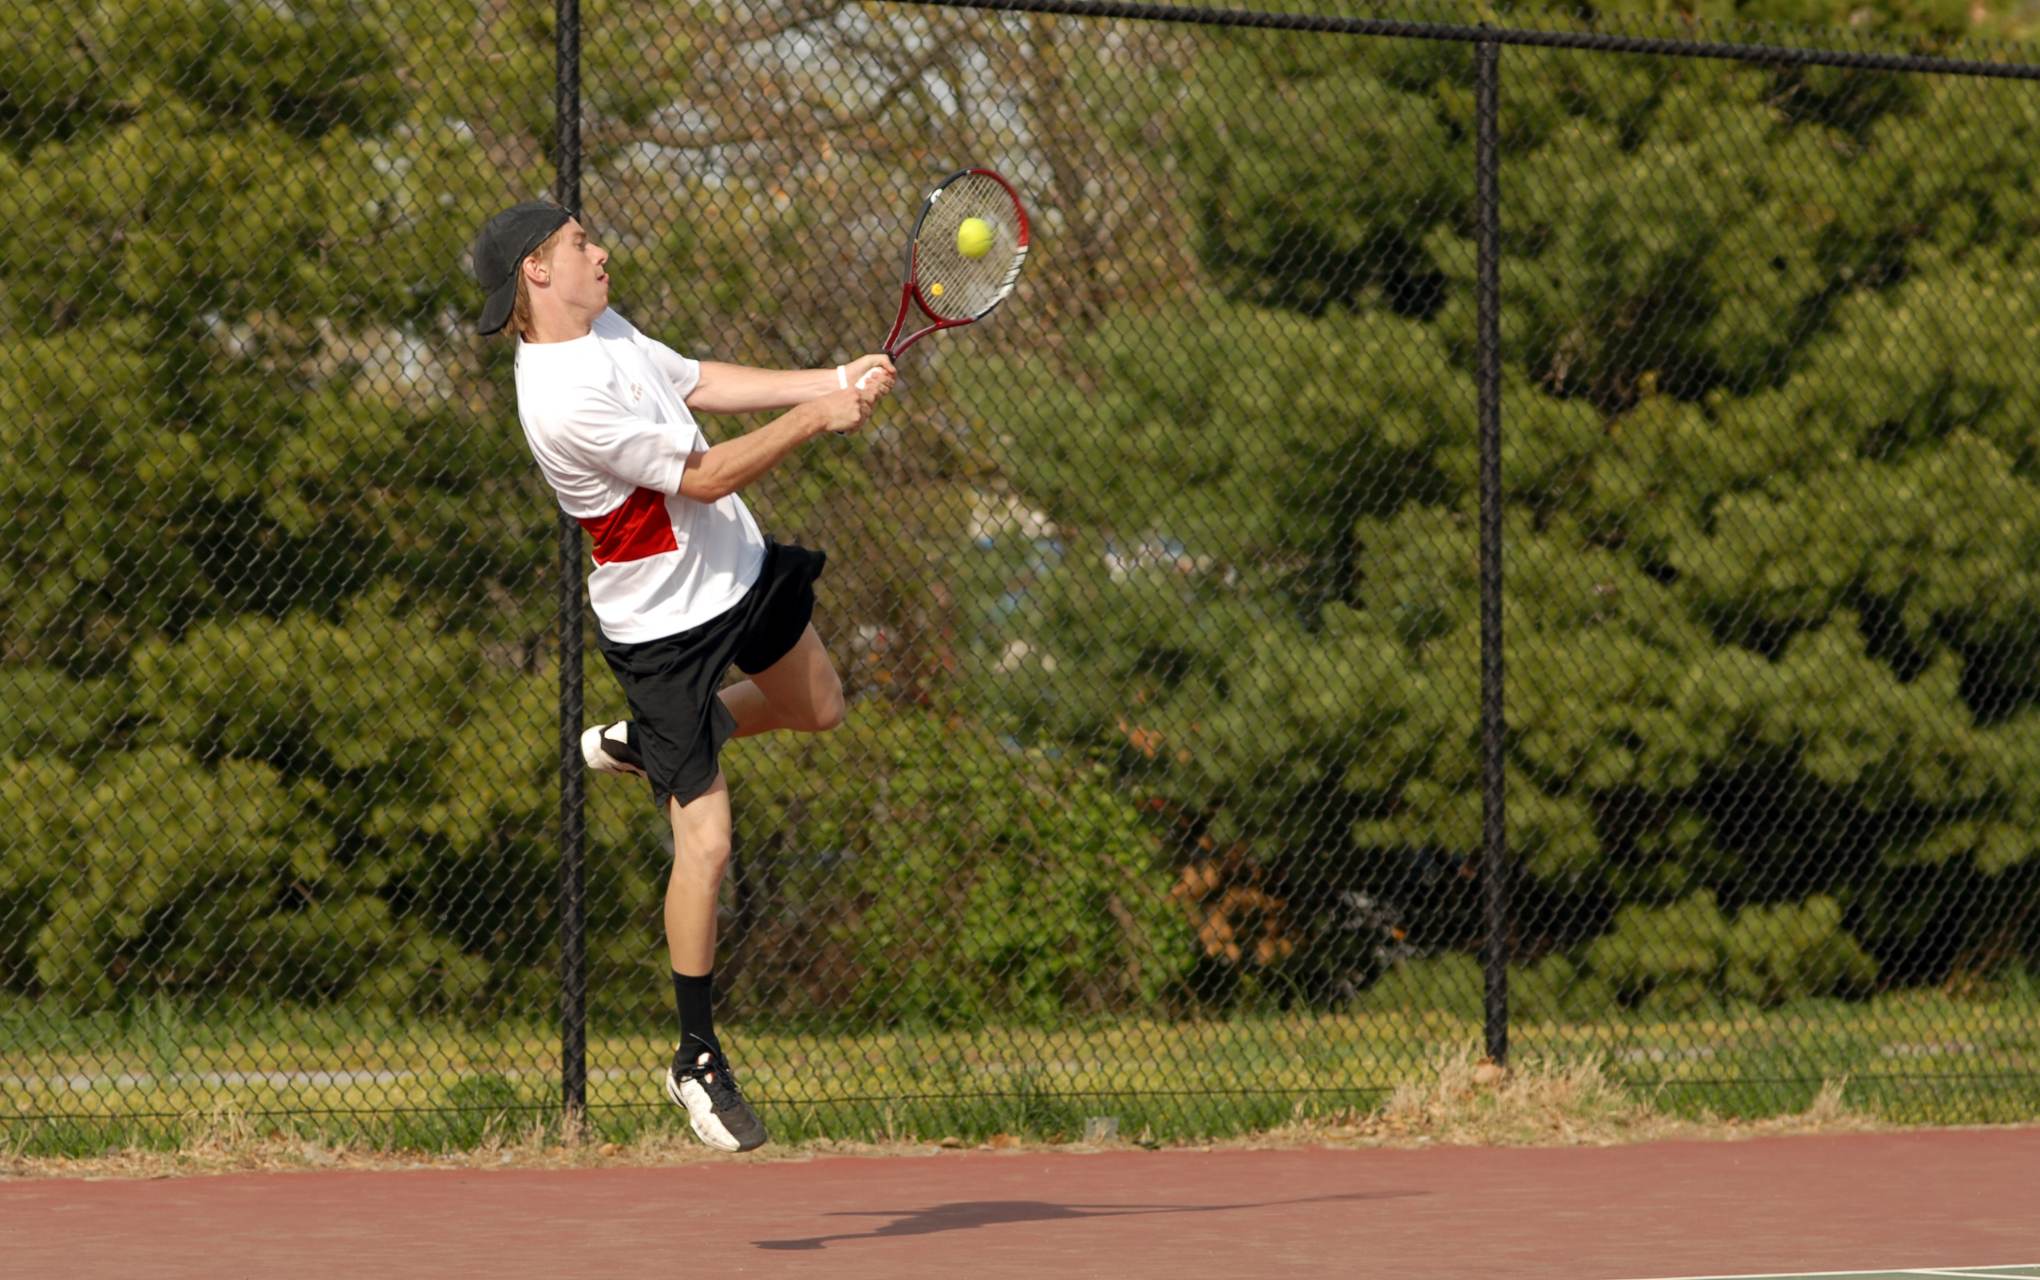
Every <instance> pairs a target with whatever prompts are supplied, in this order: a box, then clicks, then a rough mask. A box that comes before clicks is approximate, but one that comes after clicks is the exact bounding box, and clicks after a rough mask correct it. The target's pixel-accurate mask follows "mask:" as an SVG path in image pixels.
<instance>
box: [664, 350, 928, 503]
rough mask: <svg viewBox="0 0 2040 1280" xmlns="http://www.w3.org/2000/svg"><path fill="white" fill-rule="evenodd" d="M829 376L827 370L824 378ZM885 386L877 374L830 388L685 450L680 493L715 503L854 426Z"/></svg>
mask: <svg viewBox="0 0 2040 1280" xmlns="http://www.w3.org/2000/svg"><path fill="white" fill-rule="evenodd" d="M835 380H836V374H835V370H833V369H832V370H830V371H829V381H830V382H831V383H834V382H835ZM891 386H892V380H891V379H890V378H889V377H879V378H873V379H872V380H871V381H870V382H869V383H868V384H866V385H865V387H864V389H863V390H862V391H860V390H857V389H856V388H855V387H852V388H851V389H849V390H847V391H838V390H834V389H833V388H832V389H831V390H830V391H829V393H828V394H827V395H824V396H820V397H818V398H816V399H813V400H809V401H808V402H807V403H805V404H800V405H796V406H794V408H793V409H791V410H790V411H788V412H786V413H783V414H781V415H779V416H778V417H777V418H774V419H773V420H772V421H770V422H768V423H766V424H765V425H764V426H762V427H760V428H758V429H757V430H756V431H752V432H749V433H747V434H745V435H741V436H738V437H737V438H736V439H734V440H725V441H723V442H722V443H721V444H719V445H716V446H715V447H714V448H711V449H705V450H703V451H701V452H699V453H693V454H689V455H688V456H687V469H686V470H685V471H683V472H681V474H680V496H681V497H683V498H692V499H694V500H695V501H696V502H715V501H718V500H719V499H722V498H725V497H728V496H729V495H730V494H732V493H735V492H736V491H737V490H739V489H742V488H743V487H744V486H746V485H748V484H750V483H751V482H752V481H753V480H756V479H757V478H758V477H759V476H762V475H764V474H765V473H766V472H767V471H770V470H772V468H773V467H776V466H778V465H779V460H780V459H781V458H784V457H785V456H786V455H787V454H789V453H792V452H793V451H794V450H795V449H797V448H799V447H800V446H801V445H803V444H805V443H806V442H808V441H809V440H812V439H814V438H815V437H816V436H818V435H821V434H822V433H823V432H825V431H836V432H850V431H855V430H857V429H858V428H859V427H861V426H863V425H864V420H865V419H866V418H867V417H869V416H870V415H871V406H872V403H873V402H874V401H876V400H877V399H878V398H879V397H880V396H881V395H884V394H885V392H886V390H887V389H888V388H890V387H891Z"/></svg>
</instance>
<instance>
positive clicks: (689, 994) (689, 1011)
mask: <svg viewBox="0 0 2040 1280" xmlns="http://www.w3.org/2000/svg"><path fill="white" fill-rule="evenodd" d="M714 985H715V974H714V972H713V971H711V972H708V973H704V974H702V975H701V976H700V977H698V978H695V977H690V976H688V975H687V974H684V973H675V974H674V975H673V1003H674V1004H675V1005H676V1006H678V1007H679V1010H680V1043H681V1044H682V1045H686V1044H688V1043H689V1042H690V1040H700V1041H702V1042H703V1043H705V1044H707V1045H708V1047H709V1048H711V1049H714V1050H715V1051H716V1052H717V1053H721V1052H722V1045H721V1044H719V1043H717V1041H716V1038H715V1012H714V1008H715V1003H714V1002H715V997H714V996H713V995H712V994H710V993H711V991H712V990H713V988H714ZM688 1056H689V1057H690V1058H691V1057H692V1056H693V1054H691V1053H690V1054H689V1055H688Z"/></svg>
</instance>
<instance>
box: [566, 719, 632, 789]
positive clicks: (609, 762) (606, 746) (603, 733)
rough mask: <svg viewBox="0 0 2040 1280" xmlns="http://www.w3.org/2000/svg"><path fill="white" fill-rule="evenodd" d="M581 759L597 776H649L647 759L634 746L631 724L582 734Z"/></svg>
mask: <svg viewBox="0 0 2040 1280" xmlns="http://www.w3.org/2000/svg"><path fill="white" fill-rule="evenodd" d="M581 758H582V759H583V760H585V761H587V762H588V767H589V768H590V769H593V770H595V771H596V772H597V773H627V774H630V775H632V776H634V777H639V778H642V777H644V776H645V762H644V757H642V756H640V755H638V752H637V748H636V747H634V746H632V745H631V744H630V721H628V720H619V721H617V722H616V723H615V724H598V725H596V726H594V727H593V728H591V729H589V730H588V731H587V732H586V733H584V734H582V735H581Z"/></svg>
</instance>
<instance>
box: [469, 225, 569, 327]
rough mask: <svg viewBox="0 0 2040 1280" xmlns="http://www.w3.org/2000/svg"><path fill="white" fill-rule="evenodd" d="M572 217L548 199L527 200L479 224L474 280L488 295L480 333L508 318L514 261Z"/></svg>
mask: <svg viewBox="0 0 2040 1280" xmlns="http://www.w3.org/2000/svg"><path fill="white" fill-rule="evenodd" d="M573 216H574V215H573V214H572V213H570V212H568V211H567V210H566V209H564V208H562V207H560V206H559V205H556V204H554V203H553V202H552V201H550V200H527V201H525V202H524V203H523V204H520V205H516V206H513V207H512V208H508V209H505V210H503V212H501V213H499V214H497V215H496V216H495V217H493V218H491V219H489V221H488V222H487V223H486V224H484V225H483V227H482V234H480V235H479V236H476V237H475V248H474V270H475V282H476V283H477V284H479V285H481V286H482V292H483V293H485V294H486V295H488V296H487V300H486V301H484V302H483V303H482V324H481V330H482V332H483V333H494V332H496V331H497V330H498V329H501V328H502V327H503V325H504V324H505V323H506V322H508V320H509V319H510V307H511V304H513V303H515V302H516V301H517V269H518V264H519V263H522V262H523V261H524V260H525V259H526V258H528V257H530V256H531V254H532V251H533V250H535V249H537V248H538V246H540V245H542V244H544V243H545V238H546V237H547V236H549V235H551V234H552V233H553V232H555V231H558V230H559V229H560V228H561V227H563V226H565V225H566V224H567V223H568V221H570V220H571V219H572V218H573Z"/></svg>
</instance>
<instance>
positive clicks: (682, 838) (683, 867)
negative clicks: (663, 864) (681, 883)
mask: <svg viewBox="0 0 2040 1280" xmlns="http://www.w3.org/2000/svg"><path fill="white" fill-rule="evenodd" d="M729 865H730V837H729V834H728V833H727V832H724V833H721V834H717V833H714V832H703V831H694V832H676V833H675V835H674V839H673V866H674V869H675V871H676V872H678V873H680V874H684V875H686V876H688V877H689V878H692V879H699V880H707V881H709V882H711V883H716V882H720V881H721V879H722V874H723V871H724V869H725V868H727V867H728V866H729Z"/></svg>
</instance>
